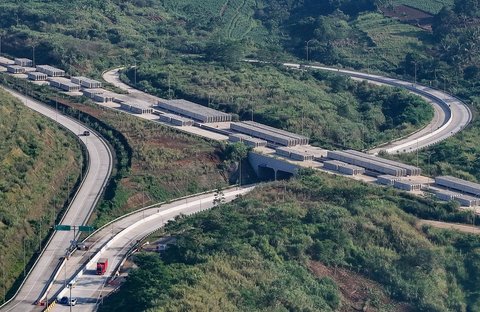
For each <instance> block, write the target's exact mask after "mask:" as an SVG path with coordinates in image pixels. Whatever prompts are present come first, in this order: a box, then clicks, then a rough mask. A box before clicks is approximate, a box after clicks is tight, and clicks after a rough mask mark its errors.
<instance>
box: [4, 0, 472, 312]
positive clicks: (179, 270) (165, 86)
mask: <svg viewBox="0 0 480 312" xmlns="http://www.w3.org/2000/svg"><path fill="white" fill-rule="evenodd" d="M384 2H385V1H382V4H384ZM407 2H408V3H409V2H411V3H409V4H413V1H408V0H405V1H402V3H407ZM433 2H435V3H438V1H433V0H432V1H421V5H422V6H423V7H422V8H423V9H425V10H429V11H431V12H432V13H433V12H437V11H438V10H439V7H438V6H436V7H435V8H434V6H435V5H434V3H433ZM445 3H446V2H445ZM376 4H377V3H376V2H374V1H370V0H362V1H355V0H340V1H318V0H305V1H289V0H257V1H253V0H245V1H238V0H234V1H220V0H203V1H191V0H181V1H173V0H163V1H160V0H128V1H120V0H110V1H93V0H77V1H66V0H59V1H49V2H45V1H40V0H27V1H21V3H19V2H18V1H16V0H5V1H2V2H1V3H0V37H1V42H2V51H0V52H7V53H9V54H10V55H15V56H27V57H29V56H31V55H32V48H33V47H35V51H36V54H35V56H36V57H35V58H36V61H37V63H40V62H41V63H52V64H57V65H61V66H63V67H64V68H65V69H67V70H69V72H71V73H77V72H81V73H89V74H93V75H98V74H99V73H100V72H101V71H102V70H103V69H106V68H108V67H111V66H114V65H115V66H116V65H119V64H126V65H128V64H130V65H133V64H134V63H137V64H140V66H139V68H138V70H137V74H139V78H140V79H139V80H140V82H139V83H140V86H142V87H143V88H145V89H147V90H149V91H152V92H153V91H157V92H160V94H163V95H166V96H179V95H182V96H183V95H186V96H187V97H191V98H193V99H198V100H200V101H203V102H204V103H205V104H210V105H212V106H221V107H222V108H225V109H227V110H230V111H232V112H235V113H237V114H239V115H241V117H244V118H248V116H249V112H250V109H251V106H253V104H255V107H254V119H256V120H262V121H266V122H268V123H270V124H273V125H277V126H281V127H285V128H289V129H291V130H295V131H299V130H300V131H299V132H304V131H305V132H306V131H308V132H309V133H310V134H312V135H313V137H314V139H315V140H316V141H317V142H318V143H322V144H325V145H335V144H339V145H350V146H354V147H358V148H362V147H364V146H368V145H373V144H375V142H379V141H382V140H388V139H390V138H391V137H392V136H394V135H398V134H399V132H396V131H399V130H400V131H408V130H409V129H412V128H413V127H414V126H416V125H420V124H421V123H422V122H424V120H426V119H428V118H427V114H429V113H430V112H428V111H427V110H425V107H424V106H422V105H423V104H419V103H415V102H413V103H412V102H411V101H410V100H411V99H410V98H409V97H407V96H405V94H403V93H398V92H397V91H386V90H382V89H377V88H371V87H369V86H366V85H362V84H353V83H352V82H349V81H348V80H345V79H343V78H332V77H328V76H325V75H323V74H317V73H313V74H310V73H307V74H302V73H297V72H288V71H284V70H283V69H279V68H275V67H270V66H262V67H254V66H250V65H239V64H238V60H240V59H241V58H243V57H244V56H247V57H252V58H258V59H262V60H273V61H281V60H291V59H292V58H295V57H296V58H301V59H305V58H308V60H309V61H318V62H322V63H325V64H331V65H339V66H345V67H353V68H359V69H364V70H366V71H369V70H375V71H381V72H387V73H388V74H389V75H398V76H402V77H403V78H405V79H411V80H413V79H414V78H413V77H414V76H416V77H417V79H418V80H419V81H421V82H423V83H425V84H431V85H433V86H436V87H440V88H445V89H447V90H449V91H451V92H453V93H455V94H457V95H459V96H461V97H463V98H465V99H466V100H467V101H468V102H469V103H471V104H473V107H477V106H478V102H479V101H478V94H479V91H480V90H479V88H480V84H479V82H478V81H479V79H478V78H479V77H480V74H479V73H480V70H479V67H478V66H479V61H480V59H479V55H480V53H478V52H479V51H478V46H479V45H478V41H479V38H478V29H479V27H480V26H479V25H480V23H479V15H480V14H479V1H478V0H456V1H455V2H454V4H453V6H452V7H451V8H450V9H443V10H440V11H439V13H438V14H437V15H436V16H435V17H434V24H433V32H432V33H429V32H427V31H424V30H421V29H419V28H417V27H415V26H413V25H407V24H403V23H400V22H398V21H395V20H392V19H388V18H385V17H383V16H382V15H380V14H378V13H376V12H375V9H376V6H375V5H376ZM179 55H182V56H181V57H179ZM307 55H308V56H307ZM159 60H162V61H159ZM172 62H173V63H172ZM165 64H167V68H166V69H165V68H162V67H161V66H163V65H165ZM169 64H171V66H170V68H169V67H168V65H169ZM187 68H188V69H187ZM192 68H193V70H191V69H192ZM190 73H196V74H195V76H194V77H189V75H190ZM129 77H130V78H132V72H130V73H129ZM142 80H143V81H142ZM206 84H207V85H208V86H209V87H210V88H211V89H210V91H208V92H205V85H206ZM238 86H241V88H239V87H238ZM257 86H262V87H263V88H264V89H266V90H263V91H262V90H257V88H256V87H257ZM306 86H308V87H309V88H308V90H306V89H307V88H306ZM249 87H250V89H249ZM242 88H243V89H245V90H255V91H257V92H259V94H258V95H263V96H265V97H264V98H258V99H257V98H256V97H255V98H253V99H252V98H251V92H249V94H247V92H245V90H243V89H242ZM172 90H173V91H174V93H173V94H172V92H171V91H172ZM264 91H265V92H264ZM45 92H46V91H45ZM262 92H263V93H262ZM334 93H337V94H334ZM227 94H228V95H227ZM247 95H248V96H247ZM249 96H250V97H249ZM232 97H233V99H232ZM209 98H211V99H213V101H212V100H209ZM294 99H299V101H298V102H295V101H294ZM63 100H64V102H68V103H66V104H67V105H69V106H71V107H73V109H79V110H81V111H83V112H85V113H88V114H91V116H94V117H98V118H99V119H102V120H105V121H106V122H107V123H108V124H109V125H110V126H112V127H115V128H117V129H120V131H121V133H122V135H123V136H124V137H125V138H126V139H127V140H128V144H129V145H130V146H131V147H132V149H133V150H134V151H135V152H134V154H133V155H132V159H131V162H129V163H130V164H131V167H128V168H126V171H125V172H124V175H122V176H120V177H119V180H118V184H117V185H115V189H114V192H113V193H112V194H111V196H110V197H107V198H106V199H105V200H104V201H103V203H102V204H101V206H100V209H99V215H98V216H97V217H98V220H99V221H98V222H99V223H101V222H104V221H105V220H107V219H108V218H111V217H112V216H114V215H119V214H121V213H123V212H126V211H129V210H131V209H134V208H135V207H139V206H140V205H142V204H145V203H147V202H149V201H150V200H152V201H153V200H164V199H168V198H172V197H175V196H179V195H183V194H186V193H191V192H195V191H198V190H203V189H207V188H212V187H213V186H216V185H218V184H221V183H224V181H225V180H227V177H226V174H225V173H224V172H223V171H220V172H219V170H223V168H224V167H222V164H221V159H220V157H219V154H218V153H217V151H218V148H217V146H215V145H213V144H212V143H210V142H205V141H200V142H199V141H197V140H194V139H193V138H192V137H190V136H186V135H180V136H179V134H178V133H177V132H174V131H172V130H166V129H165V128H162V127H160V126H157V125H153V124H151V123H147V122H144V121H139V120H136V119H133V118H132V117H128V116H125V115H122V114H117V113H114V112H112V111H109V110H104V109H100V108H98V107H97V106H93V105H90V104H86V105H77V104H75V103H73V102H71V100H70V99H63ZM273 100H276V101H279V102H280V103H278V102H277V103H275V104H276V105H272V102H273ZM394 100H395V101H396V100H400V101H401V102H403V103H407V102H408V103H409V104H410V105H412V106H410V107H409V106H407V105H405V106H402V107H400V108H401V110H400V111H391V110H389V109H388V108H392V105H391V104H392V103H393V102H394ZM317 103H320V104H321V105H318V106H315V105H317ZM342 105H343V106H342ZM385 108H386V109H385ZM412 108H415V110H413V111H412ZM322 109H325V111H322ZM343 114H345V115H343ZM286 116H288V117H292V116H293V118H288V120H287V118H286ZM308 117H309V118H308ZM302 120H303V121H302ZM319 120H320V121H322V122H324V124H320V125H318V124H315V123H316V122H318V121H319ZM368 122H371V123H368ZM32 124H34V123H32ZM479 126H480V125H479V124H478V122H475V123H474V124H473V125H472V126H471V127H470V128H468V129H466V130H465V131H463V132H462V134H461V135H457V136H455V137H454V138H452V139H450V140H448V141H446V142H444V143H442V144H441V145H438V146H436V147H434V148H433V151H434V152H435V153H434V154H432V155H431V156H430V153H428V152H427V153H420V155H419V158H420V161H422V162H423V163H424V165H426V164H427V162H428V163H430V162H431V163H432V164H433V165H431V166H430V169H431V170H429V171H431V172H436V173H454V174H456V175H463V176H465V177H469V178H472V179H474V178H477V179H480V176H479V175H480V173H479V172H480V170H479V169H480V161H479V156H478V155H480V147H479V145H478V141H479V140H480V131H479V130H478V129H479V128H478V127H479ZM359 129H360V130H361V131H358V130H359ZM355 130H357V131H355ZM378 130H383V131H384V132H383V133H381V134H379V133H377V132H376V131H378ZM178 138H180V139H178ZM362 141H363V142H362ZM197 150H198V151H199V153H200V154H198V152H197ZM405 157H406V159H410V160H411V158H412V156H408V155H407V156H405ZM192 159H193V160H192ZM193 176H195V177H196V178H197V179H198V180H197V181H196V182H193V183H192V182H191V178H192V177H193ZM455 209H456V207H455V206H454V205H450V204H448V205H439V204H434V203H432V202H430V201H429V200H419V199H412V198H410V197H405V196H404V195H402V196H400V195H399V194H398V193H396V192H393V191H391V190H383V189H376V188H371V187H367V186H365V185H361V184H358V183H357V182H352V181H345V180H336V179H334V178H326V177H322V176H303V177H301V178H300V179H299V180H295V181H293V182H292V183H290V184H289V185H287V186H286V187H285V188H284V186H283V185H280V184H273V186H270V187H267V188H264V189H262V190H261V192H257V193H255V194H253V195H252V196H249V197H248V198H246V199H242V200H241V201H239V202H238V203H236V204H232V205H226V206H223V207H222V208H221V209H216V210H213V211H211V212H207V213H204V214H201V215H198V216H196V217H194V218H192V219H185V220H180V221H179V222H176V223H174V224H172V225H170V227H169V231H170V232H171V233H174V234H176V235H178V236H179V243H178V247H177V248H173V249H171V250H170V251H169V252H168V253H167V255H166V256H165V257H164V258H163V259H162V261H159V260H158V259H156V258H154V257H149V256H142V257H139V259H138V262H139V264H140V269H139V270H138V271H135V272H134V273H133V274H132V275H131V278H130V279H129V281H128V282H127V284H126V287H125V290H123V291H121V292H120V293H119V294H118V295H116V296H115V297H113V298H112V300H111V301H110V302H109V303H108V306H107V307H106V309H116V310H127V309H130V310H137V309H138V307H142V308H143V309H147V308H149V307H154V309H155V307H156V309H160V310H161V309H165V310H179V309H182V308H184V309H185V310H195V309H202V308H204V307H205V306H207V307H211V310H213V309H215V308H217V309H218V310H222V308H224V307H231V309H232V310H234V309H240V310H254V309H259V310H260V309H264V310H272V309H278V310H294V309H298V310H300V309H302V310H325V311H328V310H329V309H330V310H335V309H342V307H347V309H348V304H350V303H349V300H348V299H346V298H345V294H344V293H343V292H342V290H341V287H340V286H339V285H340V284H339V283H338V281H337V280H335V276H330V277H319V278H318V279H317V278H315V277H314V276H313V275H312V274H311V273H310V272H309V270H308V269H307V267H308V268H311V263H312V261H313V262H315V263H322V265H328V266H330V267H332V268H334V269H336V268H339V269H343V270H350V272H351V274H352V276H353V274H354V273H353V271H356V272H359V273H360V274H362V275H364V276H366V277H368V278H370V279H372V280H375V281H377V282H379V283H380V284H381V285H383V290H382V291H381V292H383V293H384V296H386V297H387V299H386V300H387V303H385V300H378V297H376V296H377V295H376V293H374V294H371V295H368V296H366V297H365V298H364V299H365V302H368V305H370V306H373V307H377V308H379V309H384V310H387V309H390V308H391V309H393V308H392V307H390V305H391V304H390V303H388V302H392V300H397V301H406V302H408V303H409V304H410V305H412V306H415V307H419V309H421V310H425V311H427V310H428V311H451V310H459V311H464V310H466V309H468V310H470V311H475V310H478V309H479V307H478V296H477V295H476V288H478V281H477V279H476V278H475V276H477V275H478V274H479V272H478V271H477V268H478V266H479V265H478V259H477V258H478V256H477V253H478V250H477V249H478V239H477V238H476V237H471V236H464V235H457V234H452V233H448V232H441V231H433V230H424V231H418V230H417V229H415V228H414V226H413V224H414V219H413V218H412V217H410V216H408V215H407V214H405V211H406V212H409V213H413V214H416V215H417V216H421V217H424V218H441V219H445V220H449V221H461V222H464V221H469V219H468V218H469V216H468V215H466V214H462V213H455V212H454V211H455ZM402 211H403V212H402ZM15 243H18V244H20V242H18V241H17V242H15ZM17 247H18V246H17ZM3 250H5V248H4V249H3ZM9 250H10V249H9ZM12 250H13V251H18V252H20V251H21V250H22V249H21V248H16V249H12ZM3 254H4V253H2V255H3ZM11 263H19V262H15V261H11ZM18 270H21V268H20V269H18V268H17V271H18ZM17 275H18V274H17ZM124 294H126V295H124ZM299 299H301V300H299ZM389 300H390V301H389ZM133 304H136V305H137V306H133ZM360 308H362V307H360Z"/></svg>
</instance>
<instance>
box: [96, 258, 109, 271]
mask: <svg viewBox="0 0 480 312" xmlns="http://www.w3.org/2000/svg"><path fill="white" fill-rule="evenodd" d="M107 268H108V259H107V258H101V259H99V260H98V261H97V275H103V274H105V272H107Z"/></svg>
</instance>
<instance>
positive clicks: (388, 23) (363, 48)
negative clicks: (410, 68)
mask: <svg viewBox="0 0 480 312" xmlns="http://www.w3.org/2000/svg"><path fill="white" fill-rule="evenodd" d="M351 26H352V28H353V31H354V33H356V34H357V40H358V43H357V44H356V45H346V46H342V47H341V48H340V51H341V53H342V56H343V57H342V63H343V64H351V65H354V66H356V67H361V68H363V69H366V70H369V69H372V68H376V69H379V70H382V71H384V72H395V71H397V68H398V66H399V64H400V63H401V62H403V60H404V58H405V55H406V54H407V53H409V52H410V53H417V54H424V53H425V52H426V50H427V49H428V48H429V45H428V36H429V34H428V33H427V32H426V31H424V30H422V29H420V28H418V27H414V26H412V25H408V24H403V23H400V22H398V21H396V20H394V19H391V18H386V17H383V16H382V15H381V14H378V13H365V14H361V15H359V16H358V18H356V19H355V20H353V21H352V23H351Z"/></svg>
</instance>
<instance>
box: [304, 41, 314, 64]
mask: <svg viewBox="0 0 480 312" xmlns="http://www.w3.org/2000/svg"><path fill="white" fill-rule="evenodd" d="M314 40H315V39H310V40H308V41H307V42H306V44H307V62H308V61H309V54H308V52H309V51H308V45H309V44H310V42H311V41H314Z"/></svg>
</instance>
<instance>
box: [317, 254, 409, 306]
mask: <svg viewBox="0 0 480 312" xmlns="http://www.w3.org/2000/svg"><path fill="white" fill-rule="evenodd" d="M308 267H309V269H310V271H311V272H312V273H313V274H314V275H315V276H317V277H328V278H330V279H332V280H333V281H334V282H335V283H336V284H337V286H338V289H339V290H340V292H341V294H342V306H341V308H340V310H339V311H342V312H347V311H349V312H350V311H364V312H374V311H379V310H388V311H395V312H410V311H414V309H413V307H411V306H410V305H408V304H406V303H400V302H397V301H395V300H392V299H391V298H389V297H388V295H387V294H385V292H384V291H383V288H382V286H381V285H380V284H379V283H377V282H374V281H372V280H370V279H368V278H366V277H364V276H362V275H360V274H358V273H355V272H353V271H350V270H347V269H344V268H332V267H327V266H326V265H324V264H322V263H320V262H317V261H310V262H309V263H308ZM373 299H376V300H373ZM373 301H376V302H377V304H376V305H377V306H374V304H372V302H373Z"/></svg>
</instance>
